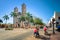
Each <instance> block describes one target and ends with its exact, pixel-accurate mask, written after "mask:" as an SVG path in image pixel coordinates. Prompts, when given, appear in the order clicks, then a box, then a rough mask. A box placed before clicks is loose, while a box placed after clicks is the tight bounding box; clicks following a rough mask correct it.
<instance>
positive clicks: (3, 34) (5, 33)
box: [0, 28, 31, 40]
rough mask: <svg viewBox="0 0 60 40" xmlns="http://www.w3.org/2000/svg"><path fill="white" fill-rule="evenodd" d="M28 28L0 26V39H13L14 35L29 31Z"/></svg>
mask: <svg viewBox="0 0 60 40" xmlns="http://www.w3.org/2000/svg"><path fill="white" fill-rule="evenodd" d="M30 30H31V29H21V28H15V29H14V30H4V29H1V28H0V40H5V39H7V40H10V39H11V38H13V39H15V38H14V37H16V36H19V35H21V34H23V33H26V32H29V31H30ZM8 38H10V39H8Z"/></svg>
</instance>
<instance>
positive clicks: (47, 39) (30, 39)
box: [25, 29, 51, 40]
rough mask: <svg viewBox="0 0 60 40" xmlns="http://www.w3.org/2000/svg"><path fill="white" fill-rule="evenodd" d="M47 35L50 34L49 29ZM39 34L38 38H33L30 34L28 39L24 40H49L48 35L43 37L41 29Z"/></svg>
mask: <svg viewBox="0 0 60 40" xmlns="http://www.w3.org/2000/svg"><path fill="white" fill-rule="evenodd" d="M48 33H51V30H50V29H49V32H48ZM39 34H40V38H35V37H34V35H33V34H32V35H31V36H30V37H27V38H26V39H25V40H50V34H48V35H44V31H43V29H40V31H39Z"/></svg>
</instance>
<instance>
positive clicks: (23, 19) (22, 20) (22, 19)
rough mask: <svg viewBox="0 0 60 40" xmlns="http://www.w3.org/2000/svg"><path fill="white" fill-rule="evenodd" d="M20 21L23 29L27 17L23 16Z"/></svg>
mask: <svg viewBox="0 0 60 40" xmlns="http://www.w3.org/2000/svg"><path fill="white" fill-rule="evenodd" d="M20 21H21V26H22V27H23V22H24V21H25V16H21V17H20Z"/></svg>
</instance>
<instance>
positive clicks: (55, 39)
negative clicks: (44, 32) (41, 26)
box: [50, 32, 60, 40]
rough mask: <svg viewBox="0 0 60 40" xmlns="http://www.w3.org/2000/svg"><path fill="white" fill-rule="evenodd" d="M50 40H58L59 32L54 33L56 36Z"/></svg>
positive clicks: (59, 39) (52, 36)
mask: <svg viewBox="0 0 60 40" xmlns="http://www.w3.org/2000/svg"><path fill="white" fill-rule="evenodd" d="M50 40H60V32H56V34H54V35H51V37H50Z"/></svg>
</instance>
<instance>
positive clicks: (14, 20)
mask: <svg viewBox="0 0 60 40" xmlns="http://www.w3.org/2000/svg"><path fill="white" fill-rule="evenodd" d="M14 13H16V15H17V14H18V8H17V7H15V8H14ZM16 22H18V20H17V17H13V24H16Z"/></svg>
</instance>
